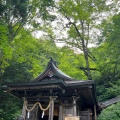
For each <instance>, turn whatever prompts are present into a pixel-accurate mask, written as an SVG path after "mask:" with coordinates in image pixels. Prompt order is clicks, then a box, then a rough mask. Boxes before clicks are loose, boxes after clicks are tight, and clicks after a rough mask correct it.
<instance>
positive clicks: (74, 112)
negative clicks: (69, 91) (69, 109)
mask: <svg viewBox="0 0 120 120" xmlns="http://www.w3.org/2000/svg"><path fill="white" fill-rule="evenodd" d="M73 115H74V116H76V98H75V97H73Z"/></svg>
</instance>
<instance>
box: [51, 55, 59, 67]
mask: <svg viewBox="0 0 120 120" xmlns="http://www.w3.org/2000/svg"><path fill="white" fill-rule="evenodd" d="M50 62H51V63H53V64H54V65H55V66H56V67H57V65H56V61H55V60H53V58H52V57H51V58H50Z"/></svg>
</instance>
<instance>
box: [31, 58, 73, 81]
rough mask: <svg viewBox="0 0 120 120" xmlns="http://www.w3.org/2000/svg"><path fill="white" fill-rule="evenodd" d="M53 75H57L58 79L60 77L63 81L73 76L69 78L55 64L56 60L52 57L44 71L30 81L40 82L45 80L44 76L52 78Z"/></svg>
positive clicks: (69, 79)
mask: <svg viewBox="0 0 120 120" xmlns="http://www.w3.org/2000/svg"><path fill="white" fill-rule="evenodd" d="M53 77H57V78H59V79H62V80H63V81H71V80H74V79H73V78H71V77H70V76H68V75H66V74H65V73H63V72H62V71H61V70H59V69H58V68H57V66H56V62H55V61H54V60H53V59H51V60H50V61H49V62H48V65H47V67H46V69H45V71H44V72H42V73H41V74H40V75H39V76H38V77H37V78H35V79H34V80H33V81H32V82H40V81H43V80H46V78H53Z"/></svg>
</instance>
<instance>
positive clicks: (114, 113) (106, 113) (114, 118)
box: [98, 102, 120, 120]
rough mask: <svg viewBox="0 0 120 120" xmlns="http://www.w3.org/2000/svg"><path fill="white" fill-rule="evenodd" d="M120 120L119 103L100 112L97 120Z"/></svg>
mask: <svg viewBox="0 0 120 120" xmlns="http://www.w3.org/2000/svg"><path fill="white" fill-rule="evenodd" d="M119 119H120V102H119V103H117V104H114V105H111V106H109V107H108V108H106V109H104V110H102V112H101V114H100V115H99V117H98V120H119Z"/></svg>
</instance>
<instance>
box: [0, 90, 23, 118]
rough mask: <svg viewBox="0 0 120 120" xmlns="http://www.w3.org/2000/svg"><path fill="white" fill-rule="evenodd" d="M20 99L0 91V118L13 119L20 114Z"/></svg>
mask: <svg viewBox="0 0 120 120" xmlns="http://www.w3.org/2000/svg"><path fill="white" fill-rule="evenodd" d="M21 110H22V101H21V100H20V99H18V98H15V97H14V96H11V95H10V94H8V93H4V92H2V91H0V120H14V119H16V118H17V116H19V115H20V114H21Z"/></svg>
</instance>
